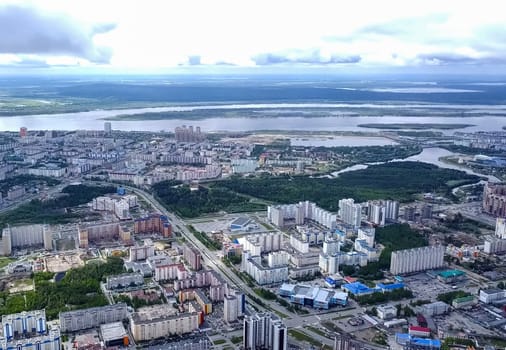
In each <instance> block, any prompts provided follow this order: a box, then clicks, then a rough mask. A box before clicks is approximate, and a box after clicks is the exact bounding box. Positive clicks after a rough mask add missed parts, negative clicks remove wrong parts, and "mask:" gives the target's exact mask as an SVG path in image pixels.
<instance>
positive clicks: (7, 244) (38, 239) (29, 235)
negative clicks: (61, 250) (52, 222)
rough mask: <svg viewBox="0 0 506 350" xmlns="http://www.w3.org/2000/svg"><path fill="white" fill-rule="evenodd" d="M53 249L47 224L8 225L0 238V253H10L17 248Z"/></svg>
mask: <svg viewBox="0 0 506 350" xmlns="http://www.w3.org/2000/svg"><path fill="white" fill-rule="evenodd" d="M28 247H30V248H43V249H45V250H52V249H53V237H52V232H51V230H50V228H49V225H24V226H12V227H11V226H8V227H6V228H4V229H3V231H2V237H1V239H0V254H1V255H6V256H7V255H11V254H12V250H13V249H17V248H28Z"/></svg>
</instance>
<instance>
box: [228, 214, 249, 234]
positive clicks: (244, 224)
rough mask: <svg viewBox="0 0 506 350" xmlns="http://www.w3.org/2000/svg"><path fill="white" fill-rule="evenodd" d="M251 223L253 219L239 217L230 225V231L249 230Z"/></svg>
mask: <svg viewBox="0 0 506 350" xmlns="http://www.w3.org/2000/svg"><path fill="white" fill-rule="evenodd" d="M250 222H251V219H249V218H247V217H245V216H241V217H238V218H236V219H234V220H233V221H232V222H231V223H230V231H244V230H246V229H247V228H248V225H249V224H250Z"/></svg>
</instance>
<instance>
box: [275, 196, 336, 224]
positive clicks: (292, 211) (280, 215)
mask: <svg viewBox="0 0 506 350" xmlns="http://www.w3.org/2000/svg"><path fill="white" fill-rule="evenodd" d="M267 218H268V219H269V221H270V222H271V223H273V224H274V225H276V226H277V227H283V226H284V225H285V221H286V220H294V221H295V225H303V224H304V220H313V221H315V222H317V223H318V224H320V225H322V226H325V227H326V228H328V229H334V228H335V227H336V224H337V215H336V214H333V213H331V212H329V211H327V210H325V209H322V208H320V207H318V206H317V205H316V204H315V203H313V202H309V201H305V202H299V203H296V204H285V205H274V206H272V205H270V206H268V207H267Z"/></svg>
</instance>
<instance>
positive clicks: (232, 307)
mask: <svg viewBox="0 0 506 350" xmlns="http://www.w3.org/2000/svg"><path fill="white" fill-rule="evenodd" d="M238 304H239V300H238V299H237V298H236V297H235V296H234V295H227V296H225V298H224V299H223V318H224V319H225V322H227V323H230V322H234V321H237V318H238V317H239V314H238Z"/></svg>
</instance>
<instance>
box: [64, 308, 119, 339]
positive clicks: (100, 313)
mask: <svg viewBox="0 0 506 350" xmlns="http://www.w3.org/2000/svg"><path fill="white" fill-rule="evenodd" d="M127 315H128V313H127V305H126V304H125V303H119V304H113V305H106V306H99V307H92V308H89V309H82V310H75V311H65V312H60V316H59V318H60V328H61V331H62V332H75V331H79V330H83V329H88V328H95V327H98V326H100V325H101V324H104V323H112V322H118V321H122V320H124V319H126V318H127Z"/></svg>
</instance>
